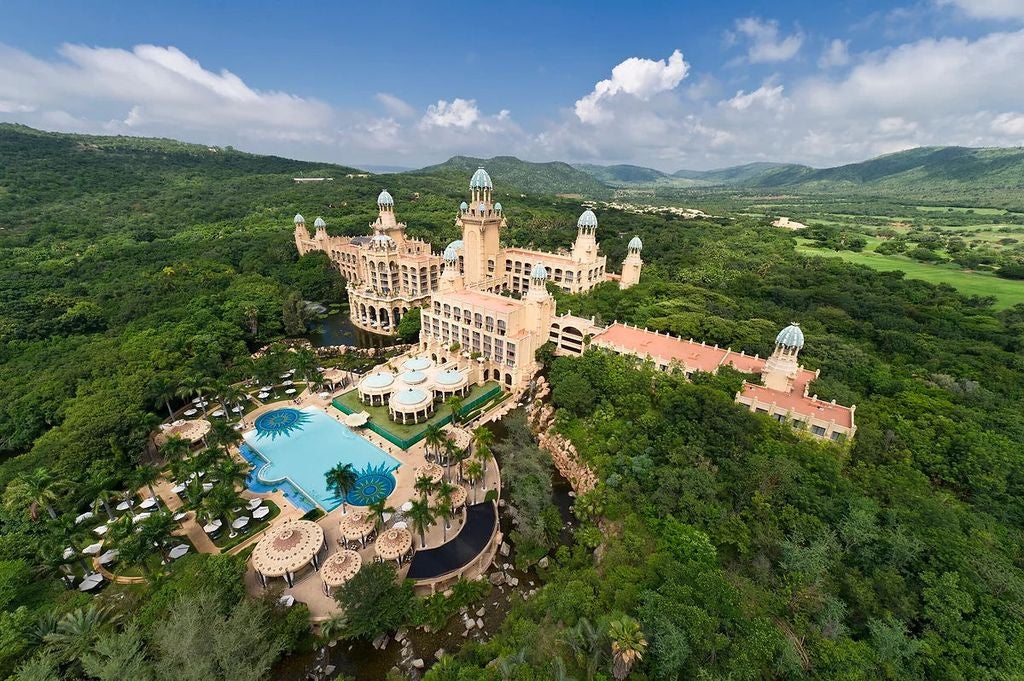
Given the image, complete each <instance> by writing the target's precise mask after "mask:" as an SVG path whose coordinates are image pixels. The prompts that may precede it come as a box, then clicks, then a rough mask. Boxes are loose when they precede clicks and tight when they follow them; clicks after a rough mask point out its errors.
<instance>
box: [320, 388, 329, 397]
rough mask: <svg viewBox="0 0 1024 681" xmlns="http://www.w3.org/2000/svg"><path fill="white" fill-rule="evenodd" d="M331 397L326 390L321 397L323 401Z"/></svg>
mask: <svg viewBox="0 0 1024 681" xmlns="http://www.w3.org/2000/svg"><path fill="white" fill-rule="evenodd" d="M330 396H331V393H329V392H327V391H326V390H324V391H323V392H321V393H320V397H322V398H323V399H327V398H328V397H330Z"/></svg>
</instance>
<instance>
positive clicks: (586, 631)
mask: <svg viewBox="0 0 1024 681" xmlns="http://www.w3.org/2000/svg"><path fill="white" fill-rule="evenodd" d="M560 639H561V641H562V643H563V644H564V645H565V646H566V647H567V648H568V649H569V650H570V651H571V652H572V654H573V657H574V658H575V659H576V665H577V666H578V667H580V668H581V669H583V670H584V672H585V673H586V677H587V681H592V679H593V678H594V677H595V676H596V675H597V669H598V667H599V666H600V665H601V660H602V659H603V658H604V655H605V652H604V651H605V648H604V636H603V635H602V634H601V632H600V631H598V629H597V628H596V627H595V626H594V625H593V624H591V622H590V620H588V619H587V618H586V617H582V618H580V620H579V621H578V622H577V623H576V625H575V626H572V627H569V628H568V629H565V630H563V631H562V633H561V635H560Z"/></svg>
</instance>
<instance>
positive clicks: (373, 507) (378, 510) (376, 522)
mask: <svg viewBox="0 0 1024 681" xmlns="http://www.w3.org/2000/svg"><path fill="white" fill-rule="evenodd" d="M366 509H367V511H369V513H370V517H371V518H373V529H374V530H377V531H380V528H381V527H383V526H384V516H386V515H389V514H391V513H394V512H395V509H394V508H392V507H391V506H388V500H387V498H384V499H378V500H377V501H375V502H373V503H372V504H370V505H369V506H367V507H366Z"/></svg>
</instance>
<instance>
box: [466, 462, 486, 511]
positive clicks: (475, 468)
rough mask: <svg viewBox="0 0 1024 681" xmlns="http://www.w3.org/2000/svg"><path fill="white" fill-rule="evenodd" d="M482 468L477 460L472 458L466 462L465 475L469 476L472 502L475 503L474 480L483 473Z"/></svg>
mask: <svg viewBox="0 0 1024 681" xmlns="http://www.w3.org/2000/svg"><path fill="white" fill-rule="evenodd" d="M483 472H484V469H483V466H481V465H480V462H479V461H476V460H473V461H470V462H469V463H467V464H466V477H467V478H469V483H470V484H471V485H473V503H474V504H475V503H476V481H477V480H479V479H480V476H481V475H483Z"/></svg>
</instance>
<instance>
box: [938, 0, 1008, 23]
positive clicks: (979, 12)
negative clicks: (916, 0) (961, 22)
mask: <svg viewBox="0 0 1024 681" xmlns="http://www.w3.org/2000/svg"><path fill="white" fill-rule="evenodd" d="M936 2H937V4H938V5H939V6H943V7H955V8H957V9H959V10H960V11H961V12H963V13H964V14H966V15H967V16H969V17H972V18H974V19H1024V0H936Z"/></svg>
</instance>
